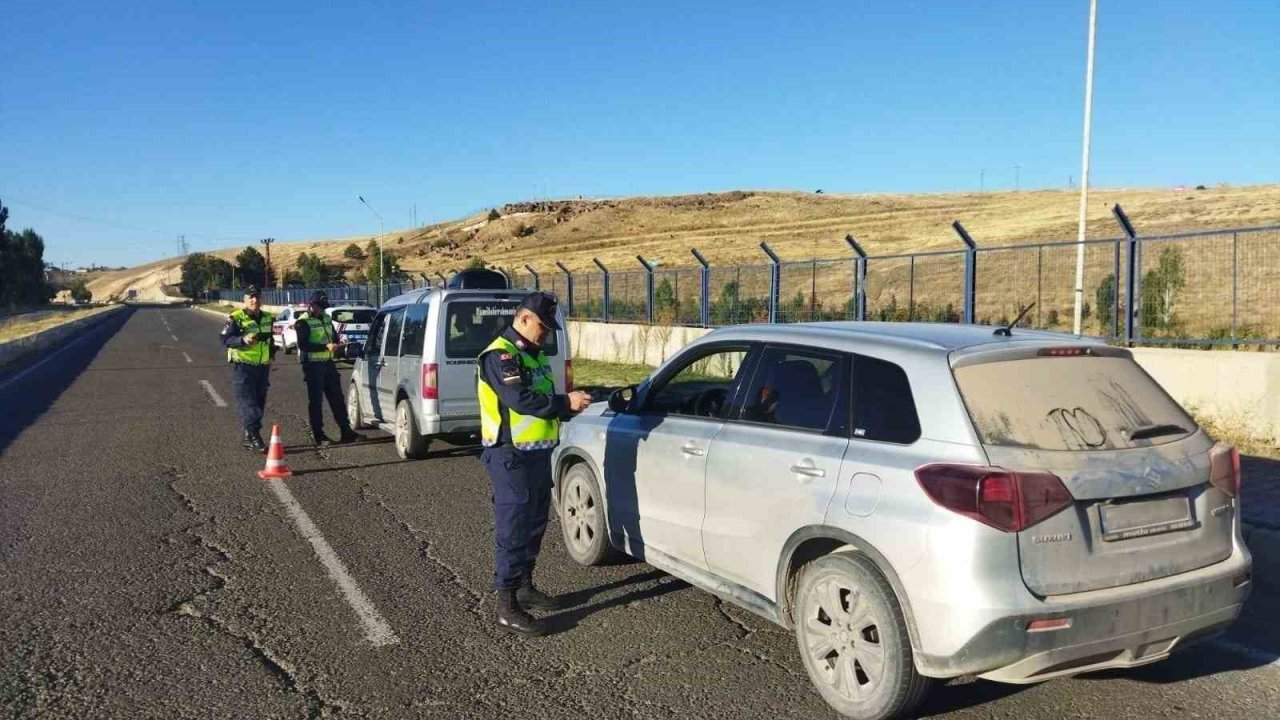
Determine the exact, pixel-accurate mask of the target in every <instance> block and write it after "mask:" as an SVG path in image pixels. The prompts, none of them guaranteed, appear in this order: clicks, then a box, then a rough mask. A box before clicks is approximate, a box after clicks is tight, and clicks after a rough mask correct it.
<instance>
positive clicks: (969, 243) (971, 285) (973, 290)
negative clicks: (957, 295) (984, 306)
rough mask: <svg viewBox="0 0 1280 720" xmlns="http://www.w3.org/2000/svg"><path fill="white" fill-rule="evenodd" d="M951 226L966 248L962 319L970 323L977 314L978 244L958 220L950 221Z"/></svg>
mask: <svg viewBox="0 0 1280 720" xmlns="http://www.w3.org/2000/svg"><path fill="white" fill-rule="evenodd" d="M951 227H952V228H953V229H954V230H955V231H956V234H957V235H959V236H960V239H961V240H963V241H964V245H965V247H966V248H968V249H967V250H966V251H965V253H964V321H965V323H966V324H969V325H972V324H973V323H974V322H976V320H977V318H976V316H977V314H978V244H977V243H975V242H974V241H973V238H972V237H970V236H969V233H968V231H966V230H965V229H964V226H963V225H961V224H960V221H959V220H956V221H955V222H953V223H951Z"/></svg>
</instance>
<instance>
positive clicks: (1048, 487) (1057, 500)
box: [916, 464, 1072, 532]
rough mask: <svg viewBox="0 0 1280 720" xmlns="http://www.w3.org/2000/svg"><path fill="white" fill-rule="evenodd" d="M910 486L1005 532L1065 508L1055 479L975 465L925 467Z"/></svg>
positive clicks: (1065, 496)
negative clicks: (918, 486) (914, 484)
mask: <svg viewBox="0 0 1280 720" xmlns="http://www.w3.org/2000/svg"><path fill="white" fill-rule="evenodd" d="M916 481H917V482H919V483H920V487H922V488H924V491H925V494H927V495H928V496H929V498H930V499H931V500H933V501H934V502H935V503H937V504H939V505H941V506H942V507H944V508H946V509H948V510H950V511H952V512H954V513H958V514H960V515H964V516H965V517H968V518H972V519H974V520H977V521H978V522H980V523H984V524H986V525H990V526H991V527H993V528H996V529H997V530H1003V531H1005V532H1019V531H1022V530H1025V529H1027V528H1029V527H1031V526H1032V525H1035V524H1036V523H1038V522H1040V521H1042V520H1045V519H1048V518H1049V517H1052V516H1053V515H1056V514H1057V513H1059V512H1060V511H1062V510H1063V509H1064V508H1066V507H1067V506H1069V505H1071V503H1072V497H1071V493H1069V492H1067V487H1066V486H1065V485H1063V484H1062V480H1060V479H1058V476H1056V475H1052V474H1050V473H1043V472H1021V473H1016V472H1009V471H1007V470H1003V469H1001V468H996V467H979V466H976V465H947V464H934V465H925V466H923V467H921V468H917V469H916Z"/></svg>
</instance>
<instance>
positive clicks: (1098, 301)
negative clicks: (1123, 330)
mask: <svg viewBox="0 0 1280 720" xmlns="http://www.w3.org/2000/svg"><path fill="white" fill-rule="evenodd" d="M1093 300H1094V303H1093V304H1094V305H1095V306H1096V307H1097V308H1098V318H1099V319H1100V320H1102V334H1103V335H1114V334H1115V332H1116V313H1115V307H1116V274H1115V273H1107V276H1106V277H1104V278H1102V283H1101V284H1100V285H1098V289H1097V290H1095V291H1094V293H1093ZM1081 314H1082V315H1083V314H1084V313H1083V309H1082V312H1081Z"/></svg>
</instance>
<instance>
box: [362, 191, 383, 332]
mask: <svg viewBox="0 0 1280 720" xmlns="http://www.w3.org/2000/svg"><path fill="white" fill-rule="evenodd" d="M356 197H358V198H360V202H361V203H362V204H363V205H364V206H365V207H367V208H369V212H371V213H373V214H374V215H375V216H377V218H378V306H379V307H381V306H382V303H384V302H386V298H385V297H383V295H384V293H385V287H386V284H387V277H386V275H387V264H386V261H385V260H384V259H383V254H382V235H383V233H385V232H386V229H385V227H384V225H385V224H384V223H383V222H382V214H381V213H379V212H378V211H377V210H374V209H373V206H372V205H370V204H369V202H368V201H367V200H365V199H364V196H363V195H357V196H356Z"/></svg>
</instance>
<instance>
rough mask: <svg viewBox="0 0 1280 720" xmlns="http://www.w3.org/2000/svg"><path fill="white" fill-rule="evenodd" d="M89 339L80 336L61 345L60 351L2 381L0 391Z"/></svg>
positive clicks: (88, 336) (87, 336)
mask: <svg viewBox="0 0 1280 720" xmlns="http://www.w3.org/2000/svg"><path fill="white" fill-rule="evenodd" d="M90 337H92V335H81V336H80V337H78V338H76V339H75V340H72V341H71V342H69V343H67V344H66V345H63V346H62V348H61V349H59V350H55V351H53V353H52V354H51V355H49V356H47V357H45V359H43V360H41V361H40V362H38V363H36V364H35V365H32V366H31V367H29V368H27V369H26V370H23V371H22V372H20V373H18V374H17V375H14V376H13V377H11V378H9V379H8V380H6V381H4V382H3V383H0V390H4V389H5V388H7V387H9V386H10V385H12V384H14V383H16V382H18V381H19V380H21V379H22V378H24V377H26V376H27V375H28V374H30V373H33V372H35V371H36V370H39V369H40V368H41V367H42V366H43V365H44V364H45V363H47V362H49V361H50V360H52V359H54V358H56V357H58V356H59V355H61V354H62V353H64V352H66V351H68V350H70V349H71V348H73V347H75V346H76V345H79V344H80V343H82V342H84V341H85V340H87V339H88V338H90Z"/></svg>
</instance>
